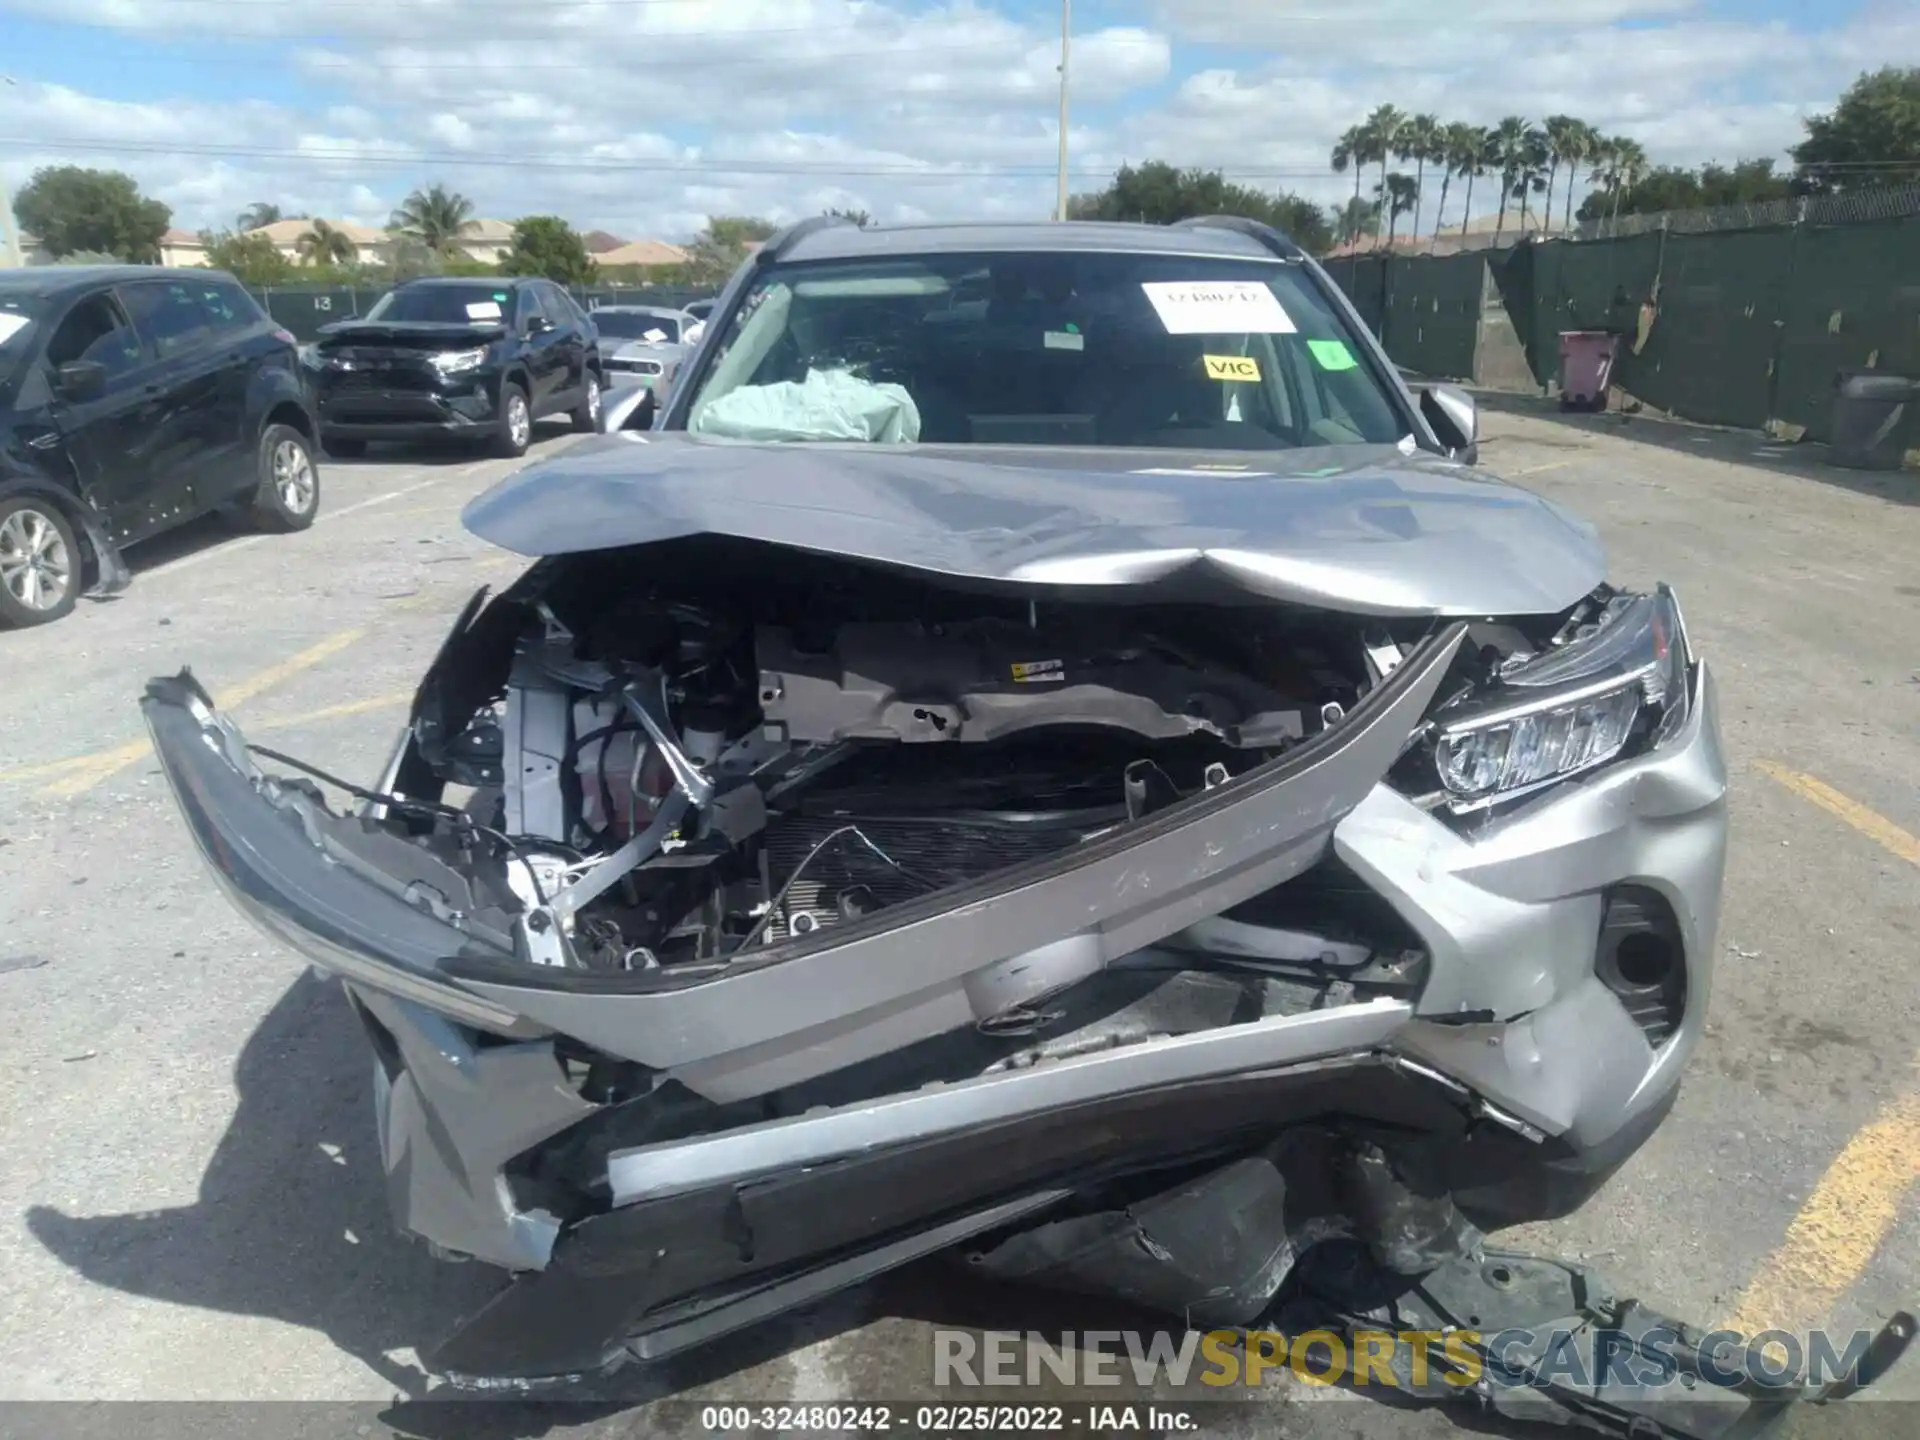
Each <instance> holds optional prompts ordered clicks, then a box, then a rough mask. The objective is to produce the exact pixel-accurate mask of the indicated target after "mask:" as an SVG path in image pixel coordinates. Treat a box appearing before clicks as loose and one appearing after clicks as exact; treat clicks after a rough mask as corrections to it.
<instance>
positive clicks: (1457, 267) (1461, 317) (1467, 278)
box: [1328, 253, 1487, 380]
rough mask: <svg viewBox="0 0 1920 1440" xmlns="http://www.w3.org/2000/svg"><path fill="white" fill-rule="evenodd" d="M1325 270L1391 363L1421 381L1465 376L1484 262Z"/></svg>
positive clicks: (1409, 261)
mask: <svg viewBox="0 0 1920 1440" xmlns="http://www.w3.org/2000/svg"><path fill="white" fill-rule="evenodd" d="M1328 269H1329V273H1331V274H1332V276H1333V278H1334V280H1335V281H1336V282H1337V283H1338V284H1339V285H1340V288H1341V289H1343V290H1345V291H1346V292H1347V295H1348V297H1349V298H1350V299H1352V301H1353V306H1354V309H1356V310H1358V311H1359V312H1360V318H1361V319H1362V320H1363V321H1365V322H1366V325H1367V328H1368V329H1370V330H1372V331H1373V333H1374V334H1376V335H1378V336H1380V337H1381V341H1382V343H1384V344H1385V345H1386V347H1387V353H1388V354H1389V355H1391V356H1392V357H1393V359H1394V362H1395V363H1396V364H1398V365H1403V366H1405V367H1406V368H1407V369H1409V370H1413V371H1417V372H1418V373H1419V374H1422V375H1433V376H1444V377H1447V378H1451V379H1462V380H1464V379H1470V378H1471V377H1472V376H1473V373H1474V356H1475V352H1476V345H1477V340H1478V336H1479V331H1480V316H1481V313H1482V310H1483V309H1484V296H1485V291H1486V273H1487V267H1486V257H1485V256H1484V255H1482V254H1479V253H1472V254H1465V255H1442V256H1432V257H1424V256H1423V257H1413V256H1406V255H1393V256H1386V255H1357V256H1349V257H1345V258H1343V259H1339V260H1335V261H1333V262H1331V263H1330V265H1329V267H1328Z"/></svg>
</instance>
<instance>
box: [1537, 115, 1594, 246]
mask: <svg viewBox="0 0 1920 1440" xmlns="http://www.w3.org/2000/svg"><path fill="white" fill-rule="evenodd" d="M1585 129H1586V125H1585V124H1584V123H1583V122H1582V121H1580V120H1578V119H1576V118H1575V117H1574V116H1572V115H1549V116H1548V117H1547V122H1546V131H1547V199H1546V211H1547V221H1548V223H1549V224H1551V223H1552V221H1553V187H1554V182H1555V181H1557V180H1558V179H1559V178H1560V167H1561V166H1562V165H1565V166H1566V167H1567V193H1568V195H1572V193H1573V167H1574V166H1575V165H1576V164H1578V163H1579V160H1580V145H1581V132H1582V131H1583V130H1585Z"/></svg>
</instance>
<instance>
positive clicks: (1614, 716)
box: [1433, 585, 1691, 811]
mask: <svg viewBox="0 0 1920 1440" xmlns="http://www.w3.org/2000/svg"><path fill="white" fill-rule="evenodd" d="M1690 666H1691V657H1690V656H1689V655H1688V653H1687V638H1686V630H1685V627H1684V626H1683V625H1682V624H1681V620H1680V606H1679V604H1678V602H1676V601H1675V600H1674V598H1673V592H1672V591H1671V590H1669V589H1668V588H1667V587H1666V586H1664V585H1662V586H1659V587H1658V588H1657V589H1656V590H1655V591H1654V593H1653V594H1651V595H1617V596H1615V597H1613V599H1612V600H1610V601H1609V602H1608V603H1607V605H1606V607H1605V609H1604V610H1602V611H1601V612H1600V614H1599V615H1598V617H1596V618H1595V619H1594V620H1593V621H1592V622H1591V623H1589V624H1586V625H1584V626H1582V627H1581V628H1580V629H1579V630H1578V631H1576V633H1575V634H1574V635H1573V636H1572V637H1571V638H1570V639H1568V640H1567V641H1566V642H1565V643H1563V644H1561V645H1559V646H1557V647H1556V648H1554V649H1552V650H1549V651H1548V652H1546V653H1545V654H1542V655H1532V656H1525V657H1522V658H1519V659H1517V660H1516V661H1514V662H1510V663H1509V664H1508V665H1507V666H1505V667H1503V668H1502V670H1501V672H1500V675H1499V679H1498V683H1497V684H1496V685H1495V686H1494V687H1493V688H1492V689H1491V691H1489V692H1487V693H1483V694H1481V695H1476V696H1472V697H1469V698H1467V699H1465V700H1463V701H1461V702H1459V703H1457V704H1455V705H1451V706H1448V707H1447V708H1446V709H1443V710H1442V711H1440V712H1439V713H1438V714H1436V715H1435V716H1434V717H1433V718H1434V723H1435V726H1436V731H1437V733H1436V737H1435V740H1434V749H1433V759H1434V767H1435V768H1436V769H1437V770H1438V771H1439V775H1440V784H1441V786H1442V787H1443V789H1444V791H1445V795H1446V803H1447V804H1448V806H1449V808H1451V809H1453V810H1455V811H1466V810H1479V809H1483V808H1484V807H1486V806H1488V805H1494V804H1498V803H1499V802H1500V801H1502V800H1508V799H1513V798H1515V797H1517V796H1519V795H1522V794H1525V793H1526V792H1528V791H1531V790H1535V789H1538V788H1539V787H1540V786H1542V785H1547V784H1551V783H1552V782H1553V781H1556V780H1562V779H1565V778H1566V777H1567V776H1569V775H1577V774H1579V773H1580V772H1581V771H1583V770H1590V769H1592V768H1593V767H1594V766H1596V765H1604V764H1605V763H1606V762H1607V761H1609V760H1611V759H1613V758H1614V757H1615V756H1617V755H1619V754H1621V753H1622V752H1623V751H1624V750H1626V749H1627V747H1628V746H1629V745H1630V744H1632V743H1634V742H1635V741H1636V740H1638V739H1644V742H1645V743H1646V744H1647V745H1649V746H1657V745H1659V744H1661V743H1662V742H1663V741H1665V740H1666V739H1668V738H1669V737H1670V736H1672V735H1673V734H1674V733H1675V732H1676V731H1677V730H1678V729H1679V728H1680V726H1681V725H1682V724H1684V723H1685V721H1686V716H1687V706H1688V696H1689V683H1690V682H1689V670H1690Z"/></svg>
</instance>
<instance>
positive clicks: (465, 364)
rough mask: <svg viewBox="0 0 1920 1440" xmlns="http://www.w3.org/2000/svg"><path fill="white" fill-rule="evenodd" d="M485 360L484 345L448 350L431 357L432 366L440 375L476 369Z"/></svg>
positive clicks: (485, 351) (456, 373)
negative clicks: (472, 348) (470, 348)
mask: <svg viewBox="0 0 1920 1440" xmlns="http://www.w3.org/2000/svg"><path fill="white" fill-rule="evenodd" d="M486 360H487V349H486V346H484V345H482V346H480V347H479V348H478V349H474V350H448V351H446V352H445V353H443V354H439V355H435V356H433V357H432V359H431V362H430V363H431V364H432V365H433V368H434V369H436V370H438V371H439V372H440V373H441V374H442V375H460V374H464V373H465V372H466V371H468V370H478V369H479V368H480V367H481V366H482V365H484V364H485V363H486Z"/></svg>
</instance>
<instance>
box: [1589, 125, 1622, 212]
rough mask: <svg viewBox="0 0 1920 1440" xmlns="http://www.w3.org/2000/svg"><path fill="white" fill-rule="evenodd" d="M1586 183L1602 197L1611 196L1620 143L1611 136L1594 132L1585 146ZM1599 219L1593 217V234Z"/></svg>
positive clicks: (1616, 170) (1618, 168) (1618, 170)
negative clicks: (1587, 166)
mask: <svg viewBox="0 0 1920 1440" xmlns="http://www.w3.org/2000/svg"><path fill="white" fill-rule="evenodd" d="M1587 164H1588V165H1589V166H1590V167H1591V168H1590V169H1589V170H1588V171H1587V183H1588V184H1589V185H1593V186H1595V187H1597V188H1598V189H1599V190H1600V192H1601V193H1602V194H1603V195H1607V196H1611V195H1612V194H1613V187H1614V185H1615V184H1616V183H1617V182H1618V180H1619V173H1620V142H1619V140H1617V139H1616V138H1614V137H1613V136H1611V135H1602V134H1600V133H1599V132H1597V131H1596V132H1595V133H1594V136H1593V138H1592V140H1590V141H1589V142H1588V144H1587ZM1598 219H1599V217H1597V216H1596V217H1595V233H1596V234H1598V233H1599V230H1600V226H1599V223H1598Z"/></svg>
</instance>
